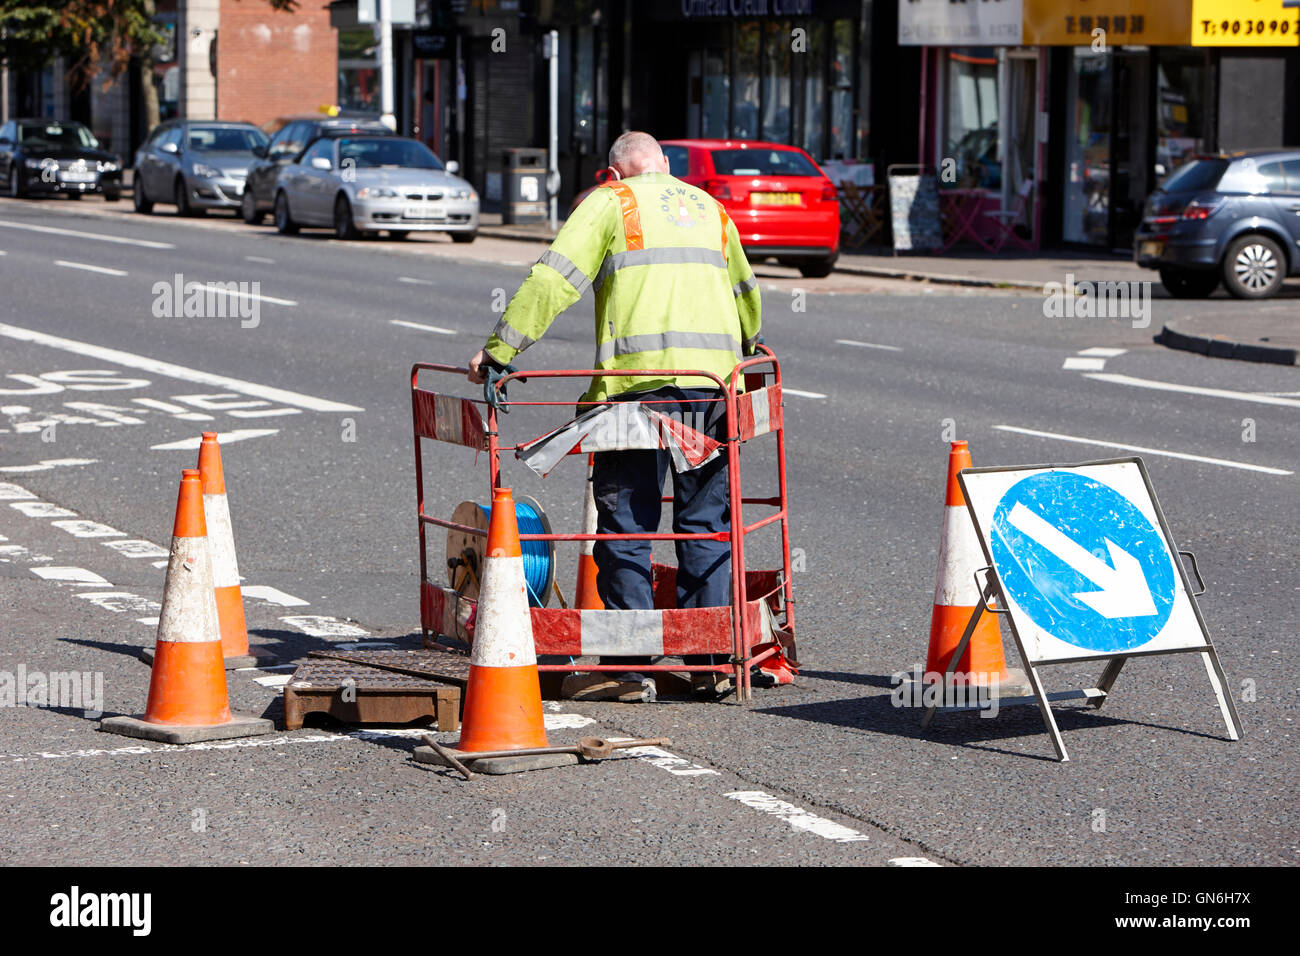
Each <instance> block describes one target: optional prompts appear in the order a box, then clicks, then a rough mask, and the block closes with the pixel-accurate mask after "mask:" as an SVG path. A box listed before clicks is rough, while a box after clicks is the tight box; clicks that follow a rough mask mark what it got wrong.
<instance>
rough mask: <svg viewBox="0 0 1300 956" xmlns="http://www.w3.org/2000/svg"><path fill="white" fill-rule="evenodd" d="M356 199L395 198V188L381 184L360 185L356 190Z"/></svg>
mask: <svg viewBox="0 0 1300 956" xmlns="http://www.w3.org/2000/svg"><path fill="white" fill-rule="evenodd" d="M357 198H358V199H396V198H397V190H395V189H385V188H384V187H382V186H362V187H361V188H360V189H358V190H357Z"/></svg>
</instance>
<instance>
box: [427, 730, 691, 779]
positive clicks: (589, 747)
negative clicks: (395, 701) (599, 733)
mask: <svg viewBox="0 0 1300 956" xmlns="http://www.w3.org/2000/svg"><path fill="white" fill-rule="evenodd" d="M423 739H424V742H425V743H426V744H428V745H429V746H430V747H432V748H433V750H434V753H436V754H437V755H438V756H439V757H441V758H442V759H443V760H445V761H447V765H448V766H450V767H452V768H453V769H455V770H457V771H459V772H460V774H461V775H462V776H463V777H464V778H465V779H466V780H473V779H474V774H473V773H471V772H470V769H469V768H468V767H467V766H465V763H466V762H469V761H474V760H486V759H490V758H493V757H533V756H537V755H540V754H577V755H578V756H579V757H583V758H584V759H587V760H599V759H601V758H602V757H608V756H609V755H610V754H612V753H613V752H614V751H615V750H625V749H627V748H629V747H667V746H668V745H669V744H671V743H672V741H671V740H669V739H668V738H667V737H650V738H646V739H642V740H606V739H605V738H604V737H583V738H582V739H581V740H579V741H578V742H577V744H575V745H572V746H568V747H534V748H531V749H528V750H483V751H479V752H477V753H462V752H461V751H459V750H451V749H449V748H447V747H444V746H443V745H442V744H440V743H438V741H436V740H434V739H433V738H432V737H431V736H429V735H428V734H425V735H424V738H423Z"/></svg>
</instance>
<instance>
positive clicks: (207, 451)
mask: <svg viewBox="0 0 1300 956" xmlns="http://www.w3.org/2000/svg"><path fill="white" fill-rule="evenodd" d="M199 480H200V481H201V482H202V483H203V517H204V519H205V520H206V521H207V524H208V547H209V548H211V549H212V584H213V586H214V587H215V589H216V593H217V624H218V626H219V627H220V629H221V655H222V657H223V658H225V662H226V670H234V669H235V668H236V667H252V666H253V665H255V664H256V663H257V662H258V658H262V657H269V656H270V655H269V654H267V653H266V652H265V651H263V650H262V649H261V648H258V649H257V651H258V653H256V654H254V653H253V652H252V651H250V649H249V647H248V625H247V624H246V623H245V621H244V596H243V593H242V592H241V591H240V589H239V564H238V562H237V561H236V560H235V533H234V530H233V529H232V528H231V526H230V505H229V503H228V501H227V499H226V476H225V472H224V471H223V470H222V467H221V446H220V445H219V444H218V443H217V433H216V432H204V433H203V441H202V442H201V443H200V445H199Z"/></svg>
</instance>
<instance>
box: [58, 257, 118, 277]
mask: <svg viewBox="0 0 1300 956" xmlns="http://www.w3.org/2000/svg"><path fill="white" fill-rule="evenodd" d="M54 264H55V265H56V266H63V268H65V269H81V270H82V271H83V272H98V273H99V274H100V275H106V276H125V275H130V273H129V272H125V271H123V270H122V269H110V268H108V267H107V266H92V265H91V264H90V263H89V262H69V261H68V260H67V259H55V260H54Z"/></svg>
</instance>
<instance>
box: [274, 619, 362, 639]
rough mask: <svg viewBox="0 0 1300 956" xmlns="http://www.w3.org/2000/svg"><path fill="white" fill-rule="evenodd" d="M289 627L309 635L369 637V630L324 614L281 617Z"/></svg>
mask: <svg viewBox="0 0 1300 956" xmlns="http://www.w3.org/2000/svg"><path fill="white" fill-rule="evenodd" d="M280 620H282V621H284V623H285V624H288V625H289V626H290V627H292V628H294V629H296V630H299V631H302V632H303V633H304V634H306V635H308V636H310V637H369V636H370V632H369V631H367V630H366V629H365V628H363V627H357V626H356V625H355V624H349V623H348V622H347V621H340V620H339V619H338V618H336V617H329V616H328V615H325V614H303V615H298V616H294V617H282V618H280Z"/></svg>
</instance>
